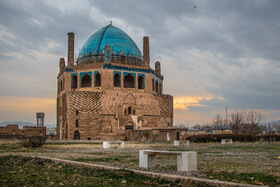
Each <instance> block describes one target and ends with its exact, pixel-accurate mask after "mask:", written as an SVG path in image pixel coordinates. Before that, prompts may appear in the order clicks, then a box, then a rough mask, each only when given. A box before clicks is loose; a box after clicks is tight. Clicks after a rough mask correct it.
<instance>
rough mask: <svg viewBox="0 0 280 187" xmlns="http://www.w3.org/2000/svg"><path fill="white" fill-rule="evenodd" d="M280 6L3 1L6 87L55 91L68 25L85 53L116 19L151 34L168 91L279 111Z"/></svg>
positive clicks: (9, 91)
mask: <svg viewBox="0 0 280 187" xmlns="http://www.w3.org/2000/svg"><path fill="white" fill-rule="evenodd" d="M194 6H196V8H194ZM279 7H280V2H279V1H275V0H267V1H263V0H247V1H244V0H236V1H232V0H213V1H198V0H186V1H169V0H152V1H150V0H143V1H136V0H119V1H114V0H111V1H98V0H96V1H86V0H84V1H79V2H75V1H74V2H72V1H70V2H69V1H64V2H63V1H58V2H56V1H36V0H31V1H8V0H0V29H1V31H0V73H1V74H0V78H1V80H2V81H1V82H0V86H1V88H2V89H1V92H0V94H1V95H28V96H38V95H40V96H46V95H48V96H49V95H51V96H54V95H55V94H56V92H55V90H56V75H57V71H58V61H59V58H60V57H66V53H67V32H69V31H73V32H75V49H76V50H75V52H76V53H78V51H79V48H81V47H82V45H83V43H84V42H85V41H86V40H87V38H88V37H89V36H90V35H91V34H93V33H94V32H95V31H97V30H98V29H99V28H101V27H103V26H105V25H106V24H108V23H109V21H110V20H113V24H114V25H116V26H117V27H120V28H121V29H123V30H124V31H125V32H127V33H129V34H130V36H131V38H132V39H134V40H135V42H136V43H137V44H138V45H139V48H140V49H141V48H142V43H141V42H142V37H143V35H148V36H150V49H151V62H152V64H151V67H154V64H153V63H154V62H155V61H157V60H159V61H161V62H162V64H161V65H162V72H163V74H164V76H165V82H164V89H165V91H166V92H167V93H170V94H172V95H175V96H176V95H190V96H202V97H212V99H211V100H202V101H201V102H200V104H201V106H199V107H198V106H195V107H190V110H191V111H197V112H212V111H213V110H220V109H222V108H224V107H225V106H228V107H230V108H234V109H250V108H255V109H267V110H279V109H280V108H279V106H280V105H279V104H280V100H279V96H278V95H279V93H280V84H279V83H278V80H280V62H279V61H280V53H279V49H280V37H279V29H280V22H279V20H280V14H279V10H278V9H279ZM9 76H12V78H7V77H9ZM7 82H9V84H8V83H7ZM42 83H44V84H42ZM36 88H37V89H36ZM30 90H32V91H30ZM34 90H36V91H34ZM221 98H223V99H221Z"/></svg>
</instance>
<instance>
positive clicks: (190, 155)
mask: <svg viewBox="0 0 280 187" xmlns="http://www.w3.org/2000/svg"><path fill="white" fill-rule="evenodd" d="M157 154H168V155H176V156H177V170H178V171H183V172H194V171H197V153H196V152H195V151H185V152H180V151H158V150H139V167H140V168H152V167H155V166H156V164H157V160H156V155H157Z"/></svg>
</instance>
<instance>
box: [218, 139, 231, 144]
mask: <svg viewBox="0 0 280 187" xmlns="http://www.w3.org/2000/svg"><path fill="white" fill-rule="evenodd" d="M226 143H228V144H232V139H221V144H226Z"/></svg>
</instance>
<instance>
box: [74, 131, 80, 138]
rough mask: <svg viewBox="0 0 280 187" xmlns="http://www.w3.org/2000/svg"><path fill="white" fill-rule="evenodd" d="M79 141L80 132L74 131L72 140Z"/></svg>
mask: <svg viewBox="0 0 280 187" xmlns="http://www.w3.org/2000/svg"><path fill="white" fill-rule="evenodd" d="M79 139H80V132H79V131H78V130H76V131H75V132H74V140H79Z"/></svg>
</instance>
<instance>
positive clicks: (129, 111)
mask: <svg viewBox="0 0 280 187" xmlns="http://www.w3.org/2000/svg"><path fill="white" fill-rule="evenodd" d="M128 114H129V115H131V107H128Z"/></svg>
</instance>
